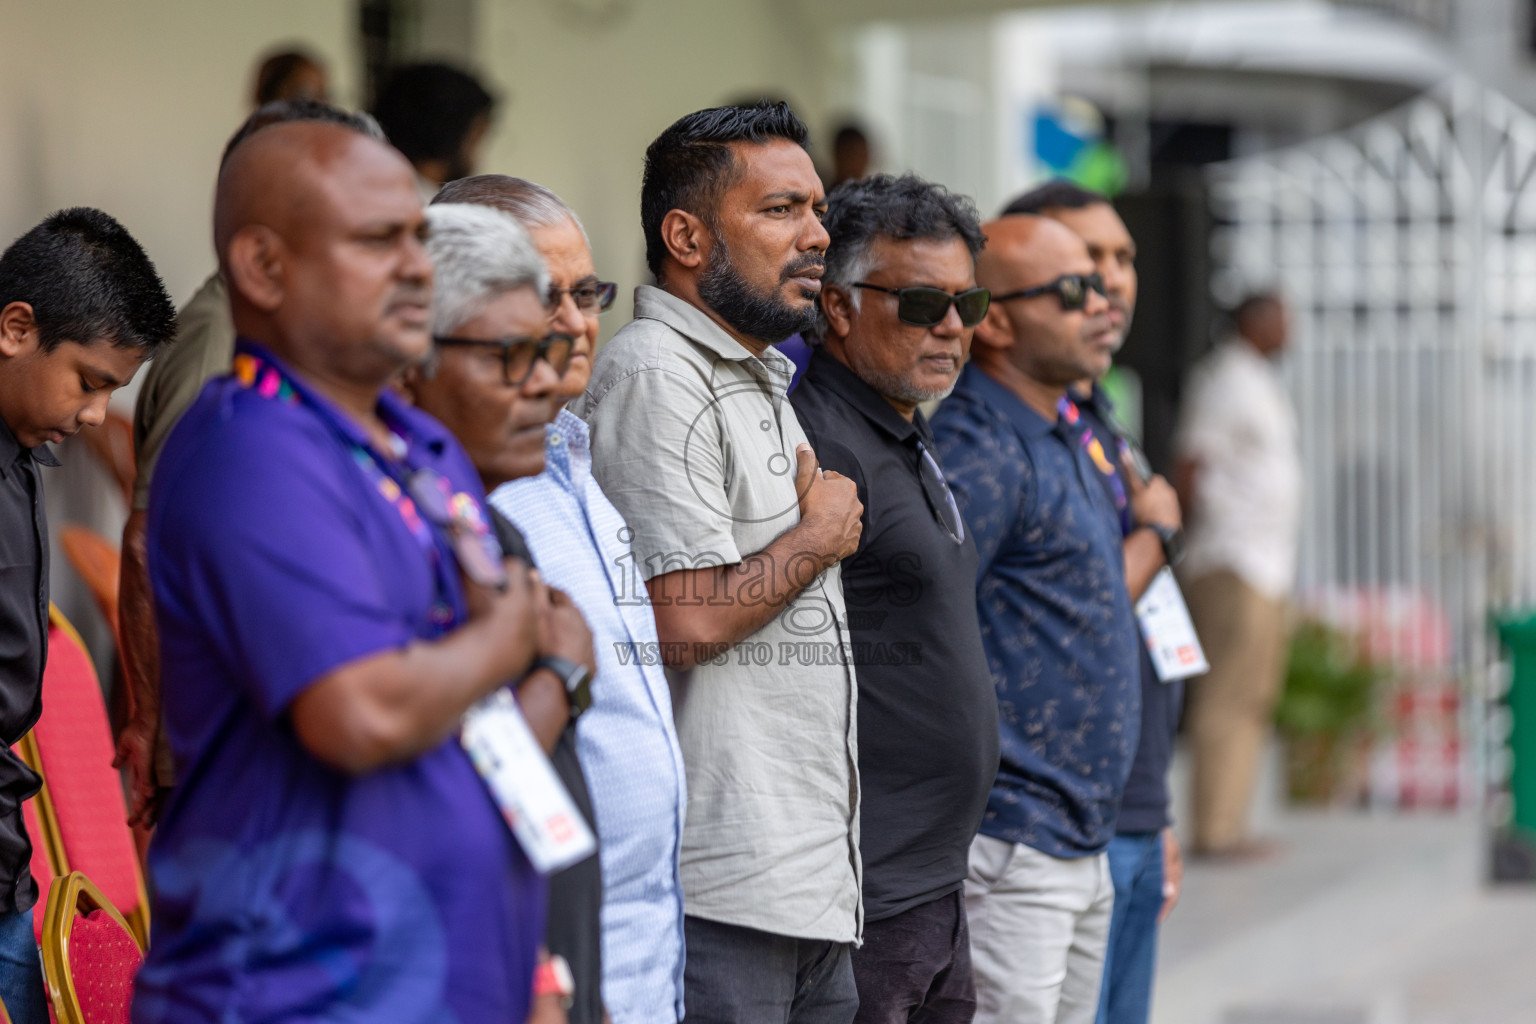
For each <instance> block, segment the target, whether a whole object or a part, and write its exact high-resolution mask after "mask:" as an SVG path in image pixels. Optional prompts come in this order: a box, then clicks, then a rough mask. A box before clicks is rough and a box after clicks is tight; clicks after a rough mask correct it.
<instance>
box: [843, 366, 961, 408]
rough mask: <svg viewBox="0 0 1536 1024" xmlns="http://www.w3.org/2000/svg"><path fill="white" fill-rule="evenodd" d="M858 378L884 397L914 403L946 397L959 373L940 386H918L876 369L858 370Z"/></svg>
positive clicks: (953, 387)
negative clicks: (953, 378)
mask: <svg viewBox="0 0 1536 1024" xmlns="http://www.w3.org/2000/svg"><path fill="white" fill-rule="evenodd" d="M855 372H857V373H858V375H859V377H860V379H862V380H863V381H864V383H866V384H868V385H869V386H870V387H872V388H874V389H875V390H876V391H878V392H880V394H881V395H883V396H884V397H886V398H893V399H895V400H896V401H898V402H909V403H911V404H913V405H916V404H918V403H921V402H933V401H937V400H939V399H941V398H948V397H949V395H950V392H952V391H954V390H955V382H956V381H958V380H959V379H960V376H959V374H956V375H955V380H952V381H950V382H949V383H948V384H946V385H944V386H943V387H942V388H920V387H918V386H917V385H915V384H913V383H911V382H910V381H908V380H907V379H906V378H904V377H898V376H897V375H895V374H887V373H881V372H880V371H877V370H858V371H855Z"/></svg>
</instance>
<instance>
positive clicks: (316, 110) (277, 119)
mask: <svg viewBox="0 0 1536 1024" xmlns="http://www.w3.org/2000/svg"><path fill="white" fill-rule="evenodd" d="M289 121H324V122H326V123H328V124H339V125H341V126H342V127H343V128H350V129H352V130H353V131H355V132H358V133H359V134H362V135H366V136H368V137H369V138H370V139H377V140H379V141H380V142H387V141H388V140H387V139H385V138H384V132H383V131H382V130H381V129H380V128H379V123H378V122H377V121H375V120H374V119H373V118H371V117H369V116H368V115H367V114H363V113H354V112H353V111H350V110H343V109H341V108H340V107H333V106H331V105H330V104H329V103H321V102H320V101H319V100H312V99H306V98H303V97H299V98H295V99H291V100H273V101H272V102H271V103H266V104H263V105H262V106H260V107H258V108H257V109H256V111H255V112H254V113H252V114H251V116H250V117H248V118H246V119H245V122H244V123H243V124H241V125H240V127H239V128H236V129H235V134H233V135H231V136H230V137H229V141H228V142H227V143H225V145H224V155H223V156H221V157H220V158H219V167H220V169H222V168H223V167H224V165H225V164H227V163H229V157H230V154H232V153H233V152H234V151H235V150H237V149H239V148H240V144H241V143H242V142H244V141H245V140H246V139H248V138H250V137H251V136H252V135H255V134H256V133H257V132H259V131H261V130H262V129H263V128H267V127H270V126H271V125H274V124H285V123H287V122H289Z"/></svg>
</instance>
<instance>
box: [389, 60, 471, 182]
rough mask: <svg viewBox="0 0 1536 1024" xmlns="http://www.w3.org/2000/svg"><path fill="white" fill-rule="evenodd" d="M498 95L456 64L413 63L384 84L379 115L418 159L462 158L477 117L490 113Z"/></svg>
mask: <svg viewBox="0 0 1536 1024" xmlns="http://www.w3.org/2000/svg"><path fill="white" fill-rule="evenodd" d="M495 108H496V97H495V96H494V95H492V94H491V92H490V91H489V90H488V89H486V87H485V86H484V85H481V84H480V80H479V79H477V78H476V77H475V76H474V75H471V74H470V73H469V72H467V71H462V70H460V69H459V68H456V67H454V66H453V65H451V64H438V63H427V64H408V65H406V66H405V67H403V68H400V69H398V70H397V71H395V72H394V73H393V74H392V75H390V76H389V78H388V80H387V81H385V83H384V87H383V88H382V89H380V90H379V95H378V98H377V99H376V100H375V101H374V104H373V116H374V117H376V118H378V121H379V127H381V128H383V129H384V134H385V135H387V136H388V137H389V141H390V142H391V143H393V144H394V146H395V148H396V149H398V150H399V151H400V152H402V153H404V154H405V158H406V159H407V160H409V161H410V162H411V163H413V164H420V163H421V162H423V161H425V160H449V161H452V160H456V159H457V158H458V156H459V154H460V152H461V151H462V150H463V148H464V140H465V139H466V138H467V137H468V136H469V129H470V127H471V126H472V125H473V124H474V123H475V120H476V118H479V117H489V116H490V114H491V111H492V110H494V109H495Z"/></svg>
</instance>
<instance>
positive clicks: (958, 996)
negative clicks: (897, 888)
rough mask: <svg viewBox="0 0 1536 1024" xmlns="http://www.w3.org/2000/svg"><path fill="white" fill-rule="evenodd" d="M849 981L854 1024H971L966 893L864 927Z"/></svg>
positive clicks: (972, 994) (958, 892) (973, 1005)
mask: <svg viewBox="0 0 1536 1024" xmlns="http://www.w3.org/2000/svg"><path fill="white" fill-rule="evenodd" d="M690 955H691V951H690ZM853 977H854V980H855V982H856V983H857V984H858V988H859V1013H858V1016H857V1017H855V1018H854V1020H855V1021H856V1022H857V1024H908V1022H909V1021H910V1022H912V1024H970V1021H971V1018H972V1017H974V1016H975V1015H976V980H975V977H974V976H973V975H972V973H971V933H970V930H969V929H968V928H967V927H966V924H965V891H964V890H963V889H961V890H956V891H955V892H952V893H950V894H949V895H948V896H940V897H939V898H938V899H936V900H931V901H929V902H927V903H921V904H918V905H917V906H915V907H913V908H912V909H910V910H904V911H902V912H901V913H899V914H897V915H896V916H894V917H887V918H884V919H883V920H879V921H868V922H866V923H865V925H864V945H862V946H860V947H859V948H858V949H856V950H854V951H853Z"/></svg>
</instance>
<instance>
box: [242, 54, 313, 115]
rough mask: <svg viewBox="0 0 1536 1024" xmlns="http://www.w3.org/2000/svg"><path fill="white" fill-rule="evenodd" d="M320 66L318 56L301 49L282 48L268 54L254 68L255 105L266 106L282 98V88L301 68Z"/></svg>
mask: <svg viewBox="0 0 1536 1024" xmlns="http://www.w3.org/2000/svg"><path fill="white" fill-rule="evenodd" d="M306 67H310V68H322V67H323V65H321V63H320V60H319V58H317V57H315V55H314V54H312V53H310V52H309V51H307V50H303V49H297V48H295V49H292V50H282V51H279V52H277V53H274V54H271V55H269V56H268V57H267V58H266V59H265V60H263V61H262V62H261V66H260V67H259V68H257V69H256V91H255V96H256V105H257V106H258V107H263V106H266V105H267V104H268V103H271V102H272V101H273V100H279V99H282V98H283V88H284V87H285V86H286V85H287V84H288V80H289V79H291V78H292V77H293V76H294V73H295V72H297V71H299V70H301V69H302V68H306Z"/></svg>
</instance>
